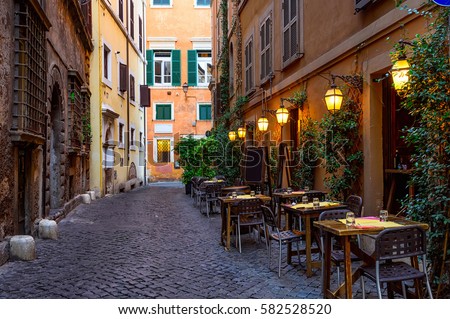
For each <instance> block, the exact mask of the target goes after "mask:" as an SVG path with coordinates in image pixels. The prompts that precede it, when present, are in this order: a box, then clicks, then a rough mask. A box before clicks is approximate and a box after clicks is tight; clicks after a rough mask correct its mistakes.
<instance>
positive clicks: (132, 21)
mask: <svg viewBox="0 0 450 319" xmlns="http://www.w3.org/2000/svg"><path fill="white" fill-rule="evenodd" d="M130 35H131V38H132V39H133V40H134V2H133V0H131V1H130Z"/></svg>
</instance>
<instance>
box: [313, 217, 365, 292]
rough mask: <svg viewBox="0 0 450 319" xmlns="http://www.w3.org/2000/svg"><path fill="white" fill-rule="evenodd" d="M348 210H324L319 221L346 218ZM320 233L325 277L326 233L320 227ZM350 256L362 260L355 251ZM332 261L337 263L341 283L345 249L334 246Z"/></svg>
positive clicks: (354, 259) (352, 259)
mask: <svg viewBox="0 0 450 319" xmlns="http://www.w3.org/2000/svg"><path fill="white" fill-rule="evenodd" d="M347 212H348V210H347V209H333V210H328V211H324V212H322V213H321V214H320V215H319V221H321V220H337V219H344V218H345V215H346V214H347ZM319 234H320V240H319V246H320V247H319V248H320V253H321V257H322V277H323V274H324V263H323V261H324V260H325V256H324V234H323V231H322V229H320V231H319ZM350 258H351V261H359V260H360V259H359V258H358V257H357V256H356V255H354V254H353V253H352V254H351V257H350ZM331 262H332V263H333V264H335V265H336V269H337V271H336V272H337V282H338V284H339V283H340V265H341V264H343V263H344V262H345V258H344V251H343V250H342V249H333V248H332V249H331Z"/></svg>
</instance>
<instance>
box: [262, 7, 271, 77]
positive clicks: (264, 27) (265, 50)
mask: <svg viewBox="0 0 450 319" xmlns="http://www.w3.org/2000/svg"><path fill="white" fill-rule="evenodd" d="M267 23H269V40H268V42H267V43H265V42H266V40H267V39H266V38H267ZM262 30H264V42H263V34H262ZM259 39H260V43H259V45H260V54H259V58H260V59H259V60H260V76H259V78H260V81H261V83H264V82H266V81H267V80H269V78H270V74H271V73H272V72H273V61H272V59H273V52H272V51H273V50H272V41H273V21H272V11H270V12H269V13H268V14H267V15H266V16H265V18H264V19H263V20H262V22H261V23H260V25H259ZM263 45H264V47H263ZM266 54H269V57H268V58H267V57H266ZM267 61H268V62H269V65H265V64H266V62H267ZM263 65H265V68H264V70H265V73H264V74H263Z"/></svg>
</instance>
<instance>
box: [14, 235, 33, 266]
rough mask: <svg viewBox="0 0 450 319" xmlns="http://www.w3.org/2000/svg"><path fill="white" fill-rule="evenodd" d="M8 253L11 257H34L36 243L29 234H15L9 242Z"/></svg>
mask: <svg viewBox="0 0 450 319" xmlns="http://www.w3.org/2000/svg"><path fill="white" fill-rule="evenodd" d="M9 249H10V251H9V253H10V257H11V258H12V259H20V260H33V259H36V245H35V243H34V238H33V237H32V236H29V235H16V236H13V237H11V240H10V242H9Z"/></svg>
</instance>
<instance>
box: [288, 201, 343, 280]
mask: <svg viewBox="0 0 450 319" xmlns="http://www.w3.org/2000/svg"><path fill="white" fill-rule="evenodd" d="M281 206H282V207H283V208H284V211H285V212H286V218H287V221H286V229H291V228H292V219H293V217H294V216H296V217H299V218H303V219H304V221H305V222H304V224H305V230H304V231H302V232H303V234H304V235H305V249H301V250H300V253H301V254H304V255H305V256H306V276H307V277H311V276H312V268H313V267H316V268H319V267H321V264H320V262H313V260H312V250H313V249H312V247H311V246H312V236H313V228H312V225H311V220H312V219H313V218H317V217H319V215H320V213H322V212H323V211H326V210H331V209H344V208H346V207H347V206H346V205H344V204H341V203H338V202H329V201H322V202H320V203H319V207H313V203H308V204H302V203H300V204H297V205H293V206H292V205H290V204H281ZM294 253H297V252H296V251H293V250H292V244H287V262H288V263H291V259H292V256H293V255H294Z"/></svg>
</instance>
